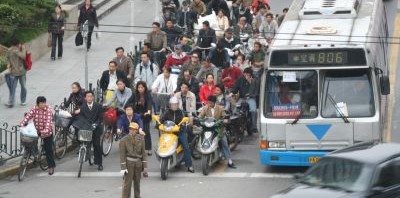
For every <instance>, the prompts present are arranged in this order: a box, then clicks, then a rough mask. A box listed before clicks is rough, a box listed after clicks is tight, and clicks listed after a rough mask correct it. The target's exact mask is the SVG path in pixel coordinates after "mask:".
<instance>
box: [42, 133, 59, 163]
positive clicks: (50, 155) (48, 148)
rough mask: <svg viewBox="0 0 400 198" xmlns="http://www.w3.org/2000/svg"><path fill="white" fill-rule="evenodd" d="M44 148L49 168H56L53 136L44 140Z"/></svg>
mask: <svg viewBox="0 0 400 198" xmlns="http://www.w3.org/2000/svg"><path fill="white" fill-rule="evenodd" d="M43 147H44V150H45V152H46V160H47V165H48V166H49V168H54V167H56V163H55V162H54V151H53V135H51V136H50V137H47V138H43Z"/></svg>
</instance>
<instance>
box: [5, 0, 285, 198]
mask: <svg viewBox="0 0 400 198" xmlns="http://www.w3.org/2000/svg"><path fill="white" fill-rule="evenodd" d="M162 2H163V12H164V10H165V12H167V11H168V12H172V14H171V13H169V15H166V14H165V13H164V15H163V17H164V18H163V19H164V21H162V22H153V23H152V31H151V32H149V33H148V34H147V37H146V39H145V42H144V46H143V49H141V51H140V53H139V56H138V59H139V61H136V60H135V59H132V58H131V57H128V56H127V55H126V53H125V49H124V48H123V47H117V48H116V49H115V54H116V55H115V57H114V58H112V59H110V61H109V62H108V69H107V70H105V71H104V72H103V73H102V75H101V76H100V84H99V85H100V89H101V91H102V94H103V101H102V102H103V103H102V104H99V103H97V102H96V101H95V100H94V97H95V93H93V91H91V90H86V91H85V90H84V89H83V88H81V86H80V84H79V83H78V82H74V83H72V85H71V89H72V93H71V94H70V96H69V98H68V100H67V101H66V102H65V103H64V108H68V107H70V106H73V108H72V109H73V111H72V112H71V113H72V116H73V119H72V122H71V125H72V126H74V127H75V128H76V131H77V130H79V129H90V130H93V131H94V133H93V148H94V157H95V159H94V163H95V164H96V165H98V170H103V164H102V157H103V156H102V153H101V152H102V151H101V146H100V137H101V135H102V133H103V132H102V127H101V124H102V112H103V111H104V108H109V107H112V108H116V109H117V112H118V120H117V122H116V124H115V128H116V132H117V133H118V134H120V135H122V136H125V138H127V139H125V138H122V140H121V142H120V148H124V149H123V150H124V151H123V154H122V153H121V167H122V172H123V173H124V174H126V173H127V174H129V177H131V179H134V180H135V181H137V180H138V177H139V179H140V172H141V171H139V172H137V171H136V170H137V167H139V165H138V164H140V167H141V168H143V171H144V172H145V173H146V174H147V168H146V167H147V163H146V156H151V155H152V140H151V132H150V131H151V129H150V122H151V115H153V114H156V115H160V116H161V120H162V121H165V120H171V121H174V122H175V123H179V122H180V121H181V119H182V118H183V117H184V116H189V117H193V116H196V117H205V116H210V117H214V118H215V119H222V118H223V117H224V115H225V113H226V112H231V111H232V110H233V108H235V103H242V102H246V103H248V106H249V110H250V115H251V130H249V131H248V135H252V134H253V133H257V132H258V131H257V108H258V100H259V95H260V87H259V86H260V85H259V83H260V79H261V74H262V72H263V67H264V58H265V50H266V49H267V47H268V45H269V44H270V43H271V42H272V40H273V38H274V36H275V34H276V32H277V30H278V28H279V25H280V24H281V23H282V21H283V19H284V16H285V14H286V13H287V11H288V9H287V8H285V9H284V10H283V14H282V15H280V16H274V15H273V14H272V13H271V11H270V5H269V3H268V1H267V0H235V1H233V4H232V6H231V7H228V5H227V3H226V1H225V0H193V1H191V2H190V1H187V0H185V1H183V2H182V5H179V1H169V0H165V1H162ZM166 8H168V9H166ZM169 8H173V9H172V10H171V9H169ZM212 11H214V12H215V13H216V16H215V17H216V18H217V24H216V25H217V27H218V29H219V30H218V31H216V30H214V29H213V28H212V27H211V26H212V24H210V22H209V21H203V22H202V27H203V28H202V29H200V30H199V31H198V34H196V33H195V29H194V25H195V23H197V21H198V19H199V18H200V17H203V16H205V15H208V14H210V13H211V12H212ZM60 13H61V7H59V6H57V7H56V9H55V14H54V15H53V16H52V20H53V22H54V23H53V24H55V25H56V26H57V27H56V26H54V27H52V28H51V29H52V31H51V32H50V31H49V32H50V33H51V34H52V38H53V46H52V53H51V59H52V60H55V56H56V54H55V53H56V49H55V48H56V43H57V42H58V58H61V57H62V32H63V29H64V26H63V25H62V23H63V22H64V20H65V19H64V16H63V15H61V14H60ZM172 16H174V17H172ZM86 20H88V21H89V38H88V44H87V49H89V48H90V47H91V42H90V40H91V34H92V32H93V28H94V26H98V25H99V24H98V22H97V16H96V11H95V9H94V7H92V6H91V1H90V0H86V1H85V4H84V5H83V6H82V8H81V10H80V17H79V22H78V25H79V26H81V25H82V24H83V23H84V21H86ZM56 30H57V31H56ZM221 30H222V31H221ZM243 35H248V36H247V37H243ZM252 38H262V39H265V40H266V41H267V42H266V45H263V44H262V43H261V42H254V45H253V46H251V48H252V50H251V51H250V52H249V53H245V52H243V51H241V50H237V51H235V52H234V53H233V54H232V53H229V50H234V48H235V47H236V46H237V45H242V46H243V45H245V44H246V43H247V41H248V40H249V39H252ZM25 53H26V51H25V49H24V48H22V46H21V45H20V44H18V43H15V46H14V47H12V48H10V50H9V53H8V59H9V68H10V69H11V73H12V74H13V75H14V76H15V81H18V80H19V81H20V83H21V85H22V87H23V89H21V90H22V94H21V104H23V105H25V100H26V89H24V84H25V83H24V75H25V73H26V71H25V69H24V68H23V63H22V62H21V60H23V59H24V55H25ZM14 84H15V85H16V83H14ZM162 96H165V97H162ZM14 98H15V87H12V89H10V100H9V103H8V104H7V106H9V107H12V106H13V105H14V100H15V99H14ZM162 100H163V101H162ZM36 104H37V105H36V106H35V107H34V108H32V110H31V111H30V112H29V113H28V114H27V115H26V116H25V118H24V120H23V121H22V122H21V126H24V125H25V124H26V123H27V122H28V121H29V120H30V119H33V121H34V122H35V126H36V128H37V130H38V133H39V134H40V137H41V138H43V139H44V140H45V141H44V144H45V149H46V155H47V160H48V164H49V174H50V175H51V174H53V173H54V167H55V163H54V159H53V156H52V155H53V154H52V153H53V152H52V146H51V145H50V144H51V143H49V140H51V139H52V137H53V135H52V134H53V131H52V127H49V126H52V124H53V123H52V119H50V117H52V112H51V110H50V107H49V106H48V105H46V98H44V97H42V96H41V97H38V98H37V103H36ZM188 133H190V130H182V131H181V132H180V133H179V134H178V136H179V139H180V142H181V143H182V144H183V147H184V152H185V155H184V162H185V165H186V166H187V168H188V171H189V172H192V173H193V172H194V168H193V165H192V161H191V155H190V150H189V149H190V148H189V146H188V140H187V136H188V135H187V134H188ZM128 134H130V135H128ZM129 138H132V139H129ZM132 141H139V142H143V143H138V145H140V147H143V148H136V149H134V150H132V149H133V148H131V147H130V146H127V144H129V142H132ZM221 141H222V142H221V143H222V147H223V148H222V150H223V154H224V156H225V158H226V159H227V160H228V166H229V167H230V168H236V166H235V165H234V164H233V161H232V159H231V158H230V151H229V148H228V146H227V142H226V137H224V136H222V138H221ZM135 152H138V153H140V154H132V153H135ZM130 153H131V154H130ZM131 155H135V156H131ZM127 159H134V160H127ZM140 162H142V163H140ZM128 164H130V165H132V166H133V167H132V166H128ZM135 167H136V168H135ZM131 170H134V171H131ZM138 174H139V176H138ZM135 183H136V182H135ZM131 184H132V181H131V182H130V183H129V182H126V183H125V187H124V188H130V187H128V186H130V185H131ZM136 188H137V186H135V192H136V191H137V189H136ZM125 190H126V189H125ZM124 195H125V196H126V197H127V196H128V195H130V190H129V192H128V191H126V192H125V191H124ZM135 197H136V195H135Z"/></svg>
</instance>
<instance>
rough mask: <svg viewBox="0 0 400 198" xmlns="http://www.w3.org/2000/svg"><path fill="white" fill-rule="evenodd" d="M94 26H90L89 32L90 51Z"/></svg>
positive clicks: (88, 46) (88, 43) (88, 44)
mask: <svg viewBox="0 0 400 198" xmlns="http://www.w3.org/2000/svg"><path fill="white" fill-rule="evenodd" d="M93 29H94V26H93V25H91V26H89V32H88V37H87V48H88V49H89V48H90V47H91V46H92V34H93Z"/></svg>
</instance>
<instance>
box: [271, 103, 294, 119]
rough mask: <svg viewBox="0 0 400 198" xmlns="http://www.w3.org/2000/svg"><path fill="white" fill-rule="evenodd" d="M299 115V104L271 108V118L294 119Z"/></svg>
mask: <svg viewBox="0 0 400 198" xmlns="http://www.w3.org/2000/svg"><path fill="white" fill-rule="evenodd" d="M300 114H301V106H300V104H282V105H274V106H272V117H273V118H296V117H298V116H299V115H300Z"/></svg>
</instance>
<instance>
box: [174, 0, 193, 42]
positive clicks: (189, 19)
mask: <svg viewBox="0 0 400 198" xmlns="http://www.w3.org/2000/svg"><path fill="white" fill-rule="evenodd" d="M195 22H196V23H197V14H196V13H195V12H193V11H192V10H190V8H189V3H188V2H187V1H183V2H182V9H181V10H179V12H178V25H179V26H181V27H183V28H185V30H186V34H187V36H189V37H192V36H193V30H194V23H195ZM184 33H185V32H184Z"/></svg>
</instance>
